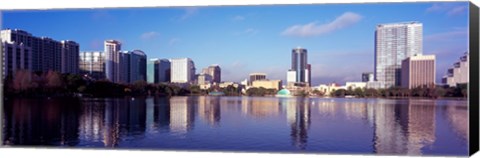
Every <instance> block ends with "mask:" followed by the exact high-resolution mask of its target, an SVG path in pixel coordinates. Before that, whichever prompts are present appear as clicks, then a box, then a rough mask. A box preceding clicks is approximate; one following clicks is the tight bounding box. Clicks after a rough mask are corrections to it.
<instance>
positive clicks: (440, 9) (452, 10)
mask: <svg viewBox="0 0 480 158" xmlns="http://www.w3.org/2000/svg"><path fill="white" fill-rule="evenodd" d="M467 6H468V5H466V4H462V5H455V4H452V3H435V4H433V5H432V6H431V7H429V8H427V9H426V10H425V11H426V12H427V13H446V14H447V15H448V16H454V15H459V14H462V13H464V12H465V11H466V10H467V9H468V8H467Z"/></svg>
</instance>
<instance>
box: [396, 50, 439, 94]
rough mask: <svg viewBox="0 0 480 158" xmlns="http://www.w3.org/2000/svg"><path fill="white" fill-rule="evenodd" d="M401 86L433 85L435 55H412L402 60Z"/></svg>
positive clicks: (410, 87)
mask: <svg viewBox="0 0 480 158" xmlns="http://www.w3.org/2000/svg"><path fill="white" fill-rule="evenodd" d="M401 81H402V87H404V88H409V89H412V88H416V87H419V86H431V85H435V55H414V56H411V57H408V58H407V59H405V60H403V61H402V79H401Z"/></svg>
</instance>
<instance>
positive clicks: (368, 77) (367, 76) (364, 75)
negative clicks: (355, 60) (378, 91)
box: [362, 72, 374, 82]
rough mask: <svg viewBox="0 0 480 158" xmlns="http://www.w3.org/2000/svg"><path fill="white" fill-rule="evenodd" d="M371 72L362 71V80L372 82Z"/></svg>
mask: <svg viewBox="0 0 480 158" xmlns="http://www.w3.org/2000/svg"><path fill="white" fill-rule="evenodd" d="M373 81H374V77H373V72H364V73H362V82H373Z"/></svg>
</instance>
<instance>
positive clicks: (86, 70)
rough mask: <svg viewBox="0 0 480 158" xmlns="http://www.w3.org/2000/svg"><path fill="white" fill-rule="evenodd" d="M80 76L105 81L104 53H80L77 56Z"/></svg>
mask: <svg viewBox="0 0 480 158" xmlns="http://www.w3.org/2000/svg"><path fill="white" fill-rule="evenodd" d="M79 56H80V57H79V59H80V61H79V67H80V74H87V75H88V76H90V77H92V78H94V79H97V80H100V79H105V53H103V52H81V53H80V55H79Z"/></svg>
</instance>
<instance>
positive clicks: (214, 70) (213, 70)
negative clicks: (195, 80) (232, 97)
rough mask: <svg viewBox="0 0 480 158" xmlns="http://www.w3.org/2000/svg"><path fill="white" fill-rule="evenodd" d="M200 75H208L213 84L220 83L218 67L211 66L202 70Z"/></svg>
mask: <svg viewBox="0 0 480 158" xmlns="http://www.w3.org/2000/svg"><path fill="white" fill-rule="evenodd" d="M202 73H204V74H208V75H210V76H211V77H212V82H214V83H220V82H221V81H222V79H221V76H222V75H221V69H220V66H218V65H211V66H209V67H207V68H204V69H203V70H202Z"/></svg>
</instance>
